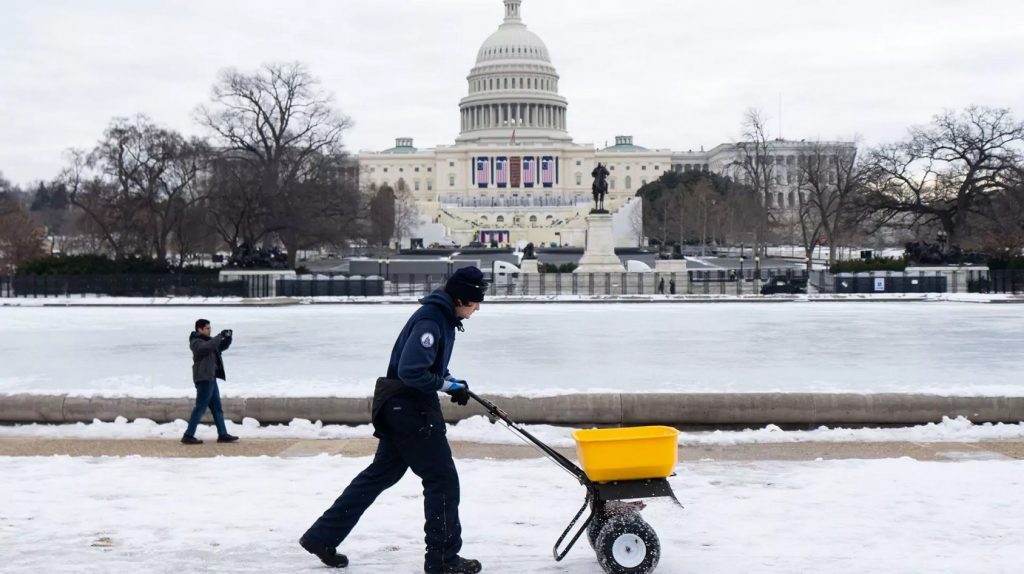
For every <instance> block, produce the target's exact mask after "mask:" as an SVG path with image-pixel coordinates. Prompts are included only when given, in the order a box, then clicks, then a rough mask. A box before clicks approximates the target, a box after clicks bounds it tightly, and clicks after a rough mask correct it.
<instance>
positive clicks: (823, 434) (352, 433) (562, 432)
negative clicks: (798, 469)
mask: <svg viewBox="0 0 1024 574" xmlns="http://www.w3.org/2000/svg"><path fill="white" fill-rule="evenodd" d="M227 424H228V431H229V432H230V433H231V434H236V435H240V436H242V437H243V438H246V439H253V438H255V439H305V440H319V439H332V440H339V439H353V438H367V439H368V438H371V437H372V435H373V428H372V427H371V426H370V425H360V426H342V425H324V424H322V423H320V422H312V421H308V420H302V419H296V420H294V421H292V422H291V423H290V424H288V425H268V426H260V424H259V421H256V420H255V419H251V418H246V419H245V420H243V421H242V423H241V424H235V423H232V422H230V421H228V423H227ZM185 427H186V422H185V421H184V420H181V419H179V420H177V421H174V422H171V423H165V424H157V423H155V422H153V421H151V420H147V419H138V420H135V421H131V422H129V421H127V420H125V419H124V417H118V419H117V420H116V421H114V422H101V421H94V422H92V423H89V424H85V423H76V424H67V425H45V424H29V425H11V426H0V437H38V438H60V439H91V440H107V439H109V440H117V439H175V440H176V439H178V438H180V437H181V435H182V433H183V432H184V431H185ZM524 428H526V429H527V430H528V431H529V432H530V434H532V435H534V436H535V437H537V438H539V439H540V440H542V441H544V442H545V443H547V444H549V445H551V446H556V447H573V446H574V445H575V443H574V442H573V439H572V431H573V429H571V428H567V427H557V426H551V425H524ZM215 432H216V431H215V430H214V429H213V427H211V426H210V425H201V426H200V428H199V435H200V436H208V437H212V436H214V435H215ZM448 437H449V439H450V440H453V441H468V442H478V443H486V444H521V443H522V441H521V440H520V439H519V438H517V437H516V436H515V435H513V434H512V433H511V432H510V431H509V430H507V429H506V428H504V426H503V425H502V424H500V423H499V424H491V423H490V422H489V420H488V419H487V418H486V417H471V418H469V419H466V420H464V421H461V422H459V423H458V424H450V425H448ZM993 440H1024V423H1018V424H1003V423H998V424H991V423H985V424H974V423H972V422H971V421H969V420H967V419H965V418H963V417H958V418H956V419H950V418H945V419H944V420H943V421H942V422H941V423H929V424H926V425H920V426H915V427H905V428H859V429H851V428H826V427H821V428H819V429H815V430H810V431H784V430H782V429H780V428H779V427H777V426H775V425H770V426H768V427H765V428H760V429H748V430H743V431H707V432H682V433H680V434H679V444H680V445H681V446H684V447H685V446H695V445H734V444H772V443H775V444H778V443H794V442H891V441H906V442H918V443H920V442H977V441H993Z"/></svg>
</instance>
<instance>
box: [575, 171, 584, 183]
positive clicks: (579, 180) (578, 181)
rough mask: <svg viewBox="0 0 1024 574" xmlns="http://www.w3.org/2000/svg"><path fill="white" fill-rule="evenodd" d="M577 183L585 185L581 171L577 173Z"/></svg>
mask: <svg viewBox="0 0 1024 574" xmlns="http://www.w3.org/2000/svg"><path fill="white" fill-rule="evenodd" d="M576 185H583V175H582V174H579V173H577V174H576Z"/></svg>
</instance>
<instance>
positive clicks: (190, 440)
mask: <svg viewBox="0 0 1024 574" xmlns="http://www.w3.org/2000/svg"><path fill="white" fill-rule="evenodd" d="M181 444H203V441H201V440H199V439H197V438H196V437H194V436H192V435H190V434H186V435H182V436H181Z"/></svg>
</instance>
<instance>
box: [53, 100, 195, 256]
mask: <svg viewBox="0 0 1024 574" xmlns="http://www.w3.org/2000/svg"><path fill="white" fill-rule="evenodd" d="M202 150H203V144H202V143H201V142H199V141H195V140H194V141H187V140H185V138H183V137H182V136H181V135H180V134H178V133H176V132H174V131H171V130H167V129H163V128H160V127H158V126H156V125H155V124H154V123H153V122H152V121H151V120H150V119H149V118H147V117H145V116H141V115H140V116H136V117H134V118H131V119H123V118H118V119H115V120H113V121H112V122H111V124H110V126H109V127H108V128H107V130H106V131H105V132H104V135H103V138H102V139H101V140H100V141H99V143H98V144H97V145H96V147H95V148H94V149H93V150H92V152H91V153H89V154H88V155H85V154H84V153H83V152H80V151H72V152H71V162H70V166H69V167H68V168H67V169H66V170H65V171H64V174H63V177H62V181H61V182H60V185H62V186H65V187H66V188H67V189H68V190H69V193H68V197H69V199H70V201H71V203H72V204H73V205H74V206H76V207H77V208H79V209H81V210H82V212H83V213H84V214H85V215H86V217H87V218H88V223H89V225H90V226H91V227H92V228H93V229H94V230H96V231H97V232H98V233H99V235H100V236H102V237H103V238H104V240H105V243H106V244H107V246H108V247H109V248H110V250H111V251H112V252H113V253H114V255H115V256H116V257H123V256H125V255H130V254H138V255H146V256H154V257H155V258H156V259H157V260H159V261H167V258H168V252H169V244H170V241H171V236H172V234H173V233H174V230H175V228H176V227H177V224H178V220H179V219H180V218H181V217H182V216H183V213H184V211H185V210H186V209H187V208H188V207H189V206H191V205H193V204H195V203H196V202H198V201H199V200H200V199H201V197H200V196H199V194H198V187H197V178H198V173H199V169H200V161H201V157H202V154H203V151H202Z"/></svg>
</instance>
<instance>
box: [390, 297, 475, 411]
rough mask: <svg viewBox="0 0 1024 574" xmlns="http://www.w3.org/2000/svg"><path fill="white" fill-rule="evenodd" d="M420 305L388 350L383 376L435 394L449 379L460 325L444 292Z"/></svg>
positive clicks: (453, 306)
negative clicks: (386, 371)
mask: <svg viewBox="0 0 1024 574" xmlns="http://www.w3.org/2000/svg"><path fill="white" fill-rule="evenodd" d="M420 303H421V304H422V306H421V307H420V308H419V309H418V310H417V311H416V312H415V313H413V315H412V317H409V320H408V321H407V322H406V323H405V327H404V328H403V329H402V332H401V333H400V334H399V335H398V339H397V340H396V341H395V346H394V348H392V349H391V362H390V363H388V375H387V376H388V378H389V379H397V380H400V381H402V382H403V383H405V385H406V386H408V387H411V388H413V389H416V390H418V391H422V392H424V393H436V392H437V391H440V390H441V386H442V385H443V384H444V378H445V377H447V376H448V375H449V372H448V361H449V360H451V358H452V348H453V347H454V346H455V329H456V328H460V329H461V327H462V321H461V320H460V319H459V318H458V317H457V316H456V315H455V302H454V301H452V298H451V297H450V296H449V295H448V294H447V293H445V292H444V289H437V290H436V291H434V292H433V293H431V294H430V295H427V296H426V297H424V298H423V299H421V300H420Z"/></svg>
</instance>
